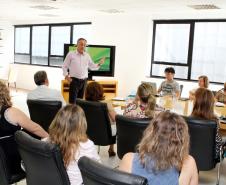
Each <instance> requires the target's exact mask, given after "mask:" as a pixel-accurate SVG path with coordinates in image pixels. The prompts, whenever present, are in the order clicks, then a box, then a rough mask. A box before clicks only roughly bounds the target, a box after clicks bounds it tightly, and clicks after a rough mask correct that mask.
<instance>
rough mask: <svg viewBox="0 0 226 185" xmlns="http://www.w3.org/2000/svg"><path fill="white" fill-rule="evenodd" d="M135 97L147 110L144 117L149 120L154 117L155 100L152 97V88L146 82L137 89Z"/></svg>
mask: <svg viewBox="0 0 226 185" xmlns="http://www.w3.org/2000/svg"><path fill="white" fill-rule="evenodd" d="M137 95H138V96H139V98H140V100H141V101H142V102H144V103H146V104H147V108H146V109H145V116H147V117H150V118H152V117H154V109H155V105H156V98H155V97H154V95H153V89H152V86H151V85H150V84H149V83H146V82H144V83H142V84H141V85H139V87H138V89H137Z"/></svg>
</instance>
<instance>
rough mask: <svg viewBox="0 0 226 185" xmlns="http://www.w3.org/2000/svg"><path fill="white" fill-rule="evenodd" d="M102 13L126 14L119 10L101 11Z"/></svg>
mask: <svg viewBox="0 0 226 185" xmlns="http://www.w3.org/2000/svg"><path fill="white" fill-rule="evenodd" d="M99 11H100V12H105V13H124V11H123V10H117V9H107V10H99Z"/></svg>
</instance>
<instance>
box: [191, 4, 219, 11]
mask: <svg viewBox="0 0 226 185" xmlns="http://www.w3.org/2000/svg"><path fill="white" fill-rule="evenodd" d="M188 7H190V8H193V9H196V10H212V9H220V8H219V7H218V6H216V5H214V4H201V5H188Z"/></svg>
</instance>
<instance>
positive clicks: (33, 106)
mask: <svg viewBox="0 0 226 185" xmlns="http://www.w3.org/2000/svg"><path fill="white" fill-rule="evenodd" d="M27 105H28V109H29V113H30V118H31V120H32V121H34V122H36V123H38V124H40V125H41V127H42V128H44V129H45V131H47V132H48V129H49V126H50V124H51V122H52V120H53V118H54V117H55V115H56V113H57V112H58V111H59V109H60V108H61V107H62V102H61V101H44V100H27Z"/></svg>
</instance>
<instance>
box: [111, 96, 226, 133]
mask: <svg viewBox="0 0 226 185" xmlns="http://www.w3.org/2000/svg"><path fill="white" fill-rule="evenodd" d="M130 101H132V100H130ZM112 104H113V106H120V107H121V109H124V108H125V106H126V104H127V101H117V100H112ZM157 104H158V105H160V106H162V107H164V108H165V109H166V110H170V111H172V112H175V113H178V114H180V115H184V116H189V115H190V114H191V112H192V108H193V101H191V100H181V99H176V98H172V96H164V97H158V98H157ZM214 111H215V113H216V115H217V116H218V117H220V116H226V106H225V105H224V106H215V107H214ZM220 128H221V129H226V124H223V123H221V124H220Z"/></svg>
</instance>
